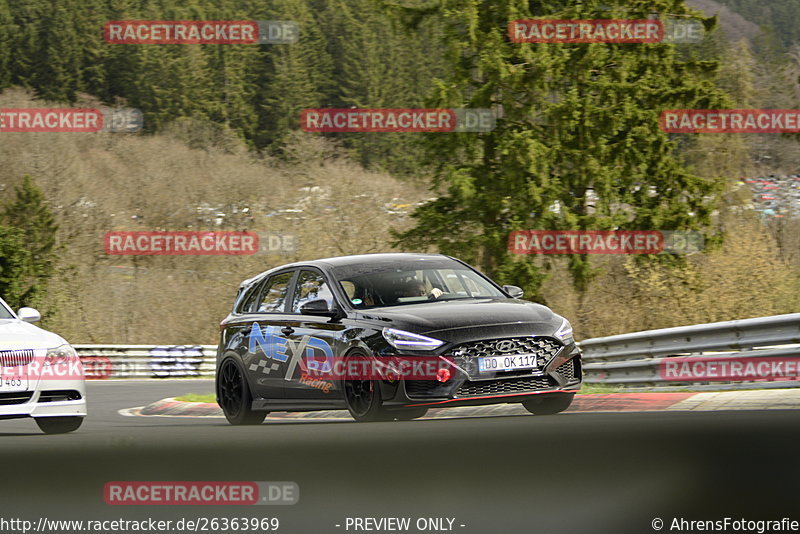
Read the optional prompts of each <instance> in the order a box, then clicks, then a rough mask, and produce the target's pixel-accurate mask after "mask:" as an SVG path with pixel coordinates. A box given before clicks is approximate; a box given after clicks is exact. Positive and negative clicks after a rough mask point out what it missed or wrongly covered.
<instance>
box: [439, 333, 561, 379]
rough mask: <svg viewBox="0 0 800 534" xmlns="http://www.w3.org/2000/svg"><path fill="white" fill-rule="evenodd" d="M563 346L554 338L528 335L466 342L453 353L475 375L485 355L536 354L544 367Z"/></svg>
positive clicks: (460, 363) (460, 364)
mask: <svg viewBox="0 0 800 534" xmlns="http://www.w3.org/2000/svg"><path fill="white" fill-rule="evenodd" d="M562 348H563V345H562V344H561V343H560V342H559V341H557V340H555V339H553V338H550V337H543V336H528V337H511V338H505V339H484V340H481V341H473V342H471V343H464V344H462V345H458V346H456V347H454V348H453V350H452V353H451V354H452V355H453V357H454V359H455V362H456V364H457V365H458V366H459V367H461V368H462V369H464V370H465V371H467V372H468V373H469V375H470V376H474V375H475V373H477V371H478V360H477V359H478V358H481V357H484V356H501V355H506V354H508V355H513V354H535V355H536V359H537V364H538V366H539V369H544V367H545V366H546V365H547V364H548V363H550V360H552V359H553V357H554V356H555V355H556V354H558V352H559V351H560V350H561V349H562Z"/></svg>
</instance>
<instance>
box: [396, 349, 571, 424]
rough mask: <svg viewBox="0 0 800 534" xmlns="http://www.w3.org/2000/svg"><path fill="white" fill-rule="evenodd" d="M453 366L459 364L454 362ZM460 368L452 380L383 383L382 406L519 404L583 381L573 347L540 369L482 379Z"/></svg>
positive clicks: (554, 355)
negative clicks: (531, 397) (529, 398)
mask: <svg viewBox="0 0 800 534" xmlns="http://www.w3.org/2000/svg"><path fill="white" fill-rule="evenodd" d="M454 363H455V364H456V365H458V364H460V363H462V362H461V361H459V360H458V359H457V358H456V360H455V362H454ZM464 369H465V368H464V366H459V368H458V371H457V372H456V373H455V375H454V376H453V378H451V379H450V380H448V381H446V382H438V381H436V380H399V381H395V382H391V381H384V382H383V383H382V384H381V393H382V397H383V399H384V406H386V407H387V408H393V407H396V408H402V407H409V406H431V407H433V406H442V407H445V406H470V405H481V404H494V403H508V402H520V401H522V400H525V399H526V398H528V397H530V396H531V395H540V394H553V393H556V394H558V393H568V394H572V393H576V392H577V391H578V390H580V388H581V382H582V379H583V372H582V365H581V353H580V350H579V349H578V348H577V346H576V345H575V344H574V343H572V344H570V345H567V346H564V347H561V348H560V349H559V350H556V351H552V352H551V353H550V355H549V357H548V358H547V359H546V363H544V364H543V365H542V366H541V368H539V369H534V370H529V371H512V372H498V373H489V374H488V375H487V374H484V375H481V374H479V373H478V372H477V371H475V370H469V371H465V370H464Z"/></svg>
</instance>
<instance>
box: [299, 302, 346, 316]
mask: <svg viewBox="0 0 800 534" xmlns="http://www.w3.org/2000/svg"><path fill="white" fill-rule="evenodd" d="M300 313H301V314H303V315H321V316H323V317H338V315H339V312H338V311H337V310H335V309H331V308H330V307H328V302H327V301H326V300H325V299H316V300H309V301H308V302H306V303H305V304H303V305H302V306H300Z"/></svg>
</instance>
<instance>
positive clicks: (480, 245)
mask: <svg viewBox="0 0 800 534" xmlns="http://www.w3.org/2000/svg"><path fill="white" fill-rule="evenodd" d="M603 4H608V2H606V1H603V2H601V1H599V0H587V1H585V2H583V3H581V4H576V5H573V6H571V7H565V6H564V3H563V2H561V1H557V0H540V1H536V2H528V1H522V0H503V1H497V2H491V3H487V2H482V1H479V0H446V1H443V2H442V3H441V7H440V8H439V10H438V12H437V16H438V17H440V18H441V19H442V21H443V24H445V25H446V26H447V38H446V43H447V44H448V45H449V47H450V56H449V57H450V60H451V64H452V66H453V75H452V76H451V77H450V78H448V79H445V80H442V81H441V82H440V83H439V84H438V93H437V95H436V98H437V100H436V104H438V105H440V106H442V107H454V108H458V107H466V108H493V109H495V110H496V111H497V112H498V115H499V119H498V121H497V127H496V128H495V130H494V131H492V132H488V133H481V134H474V133H459V134H432V135H430V136H429V140H428V145H429V147H430V149H431V155H432V157H435V158H437V161H438V169H437V173H436V177H435V181H434V184H433V187H434V190H435V191H437V192H439V191H441V192H443V193H442V194H440V197H439V198H438V199H437V200H435V201H433V202H430V203H428V204H426V205H424V206H422V207H420V208H419V209H418V210H417V211H416V212H415V214H414V215H413V217H414V219H415V220H416V223H417V225H416V227H415V228H413V229H411V230H409V231H407V232H404V233H402V234H400V235H399V236H398V237H399V238H400V240H401V241H402V242H405V243H407V244H411V245H416V246H430V245H436V246H437V247H438V248H439V249H440V250H441V251H442V252H445V253H450V254H454V255H458V256H461V257H464V258H465V259H466V260H468V261H470V262H472V263H474V264H477V266H478V267H479V268H481V269H482V270H483V271H484V272H487V273H488V274H490V275H494V276H496V277H497V278H498V279H499V280H500V281H502V282H506V283H516V284H517V285H522V286H524V288H525V289H526V292H527V293H528V294H529V295H531V296H533V297H534V298H537V297H539V296H540V295H539V284H540V283H541V281H542V272H541V270H540V269H539V268H537V266H536V265H535V264H534V261H535V260H533V259H531V258H530V257H515V256H514V255H512V254H510V253H509V252H508V249H507V240H508V236H509V232H510V231H512V230H527V229H539V230H616V229H619V230H649V229H661V230H673V229H698V228H702V227H703V225H704V224H705V223H707V222H708V221H709V217H710V214H711V212H712V210H713V208H714V199H715V197H716V195H717V194H718V192H719V189H720V186H719V184H717V183H715V182H714V181H713V180H708V179H704V178H701V177H698V176H695V175H693V174H692V173H690V172H689V171H688V170H687V169H686V168H685V167H684V165H683V164H682V162H681V160H680V158H679V156H678V155H677V153H676V150H677V143H676V141H675V140H674V139H673V138H672V137H670V136H668V135H667V134H666V133H664V132H662V131H660V129H659V113H660V111H661V110H663V109H675V108H713V107H715V106H717V107H719V103H720V102H722V101H723V99H722V98H723V95H722V92H721V91H719V90H718V89H716V88H715V87H714V86H713V78H714V74H715V69H716V65H715V64H714V63H713V62H707V61H699V60H698V61H694V60H680V59H678V58H677V57H676V55H675V46H674V45H670V44H661V43H659V44H604V43H594V44H527V43H513V42H511V41H510V40H509V39H508V37H507V34H506V28H507V24H508V22H509V21H511V20H517V19H525V18H532V17H535V16H541V15H543V14H547V16H548V17H552V18H555V19H598V18H604V19H607V18H624V19H644V18H647V16H648V15H649V14H650V13H651V12H652V11H658V12H661V13H671V14H682V13H687V9H686V6H685V5H684V3H683V1H682V0H657V1H652V2H640V1H633V2H625V3H624V5H623V6H622V7H618V8H613V7H612V8H610V7H609V6H607V5H603ZM406 14H407V12H406ZM595 198H596V200H594V199H595ZM569 267H570V272H571V273H572V277H573V280H574V283H575V286H576V288H577V289H578V290H579V291H584V290H585V288H586V287H587V284H588V283H589V281H590V280H591V278H592V270H591V268H590V265H589V262H588V258H587V257H586V256H585V255H572V256H570V259H569ZM512 276H516V277H520V276H523V277H524V278H522V279H520V278H516V279H515V278H512Z"/></svg>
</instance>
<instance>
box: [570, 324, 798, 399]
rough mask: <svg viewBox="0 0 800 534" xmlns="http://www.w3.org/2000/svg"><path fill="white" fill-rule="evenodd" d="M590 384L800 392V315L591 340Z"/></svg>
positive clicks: (586, 356)
mask: <svg viewBox="0 0 800 534" xmlns="http://www.w3.org/2000/svg"><path fill="white" fill-rule="evenodd" d="M580 346H581V349H582V350H583V363H584V365H583V369H584V373H585V375H584V380H585V381H586V382H587V383H590V384H591V383H595V384H604V385H609V386H619V387H624V388H659V389H697V390H702V389H743V388H765V387H797V386H800V313H792V314H786V315H775V316H772V317H758V318H754V319H742V320H737V321H724V322H719V323H709V324H701V325H692V326H679V327H674V328H664V329H660V330H648V331H644V332H634V333H630V334H620V335H617V336H608V337H601V338H593V339H587V340H585V341H583V342H581V343H580Z"/></svg>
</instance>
